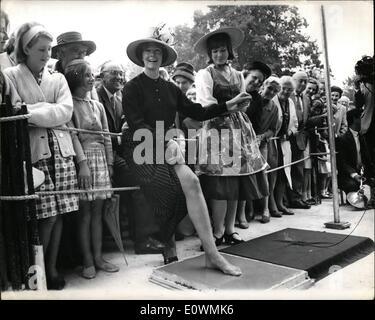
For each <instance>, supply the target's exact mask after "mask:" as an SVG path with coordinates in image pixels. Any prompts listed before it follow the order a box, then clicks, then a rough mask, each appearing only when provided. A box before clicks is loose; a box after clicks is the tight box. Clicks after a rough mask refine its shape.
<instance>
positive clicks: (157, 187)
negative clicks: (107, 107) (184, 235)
mask: <svg viewBox="0 0 375 320" xmlns="http://www.w3.org/2000/svg"><path fill="white" fill-rule="evenodd" d="M163 40H164V41H163ZM168 40H170V38H169V37H167V36H166V35H165V34H161V33H160V30H156V31H155V32H154V33H153V35H152V37H150V38H145V39H141V40H137V41H134V42H132V43H130V44H129V45H128V47H127V54H128V57H129V59H130V60H131V61H133V62H134V63H135V64H137V65H139V66H142V67H144V72H143V73H141V74H140V75H138V76H137V77H135V78H133V79H132V80H130V81H129V82H128V83H126V85H125V87H124V91H123V100H122V103H123V108H124V112H125V116H126V118H127V120H128V125H129V129H125V130H124V132H123V145H124V155H125V158H126V159H127V161H128V162H129V165H130V167H131V169H132V171H133V173H134V175H135V177H136V179H137V181H138V183H139V184H140V186H141V188H142V190H143V192H144V194H145V196H146V198H147V200H148V201H149V202H150V205H151V207H153V208H154V212H155V215H156V217H157V220H158V222H159V224H160V229H161V232H160V234H161V240H162V241H163V242H164V243H165V244H166V248H165V249H164V253H163V256H164V263H166V264H167V263H170V262H173V261H176V260H177V257H176V248H175V243H174V232H175V228H176V226H177V224H178V223H179V222H180V221H181V219H182V218H183V217H184V216H185V215H186V212H188V214H189V216H190V218H191V220H192V222H193V224H194V226H195V228H196V230H197V232H198V235H199V237H200V239H201V241H202V243H203V247H204V250H205V252H206V262H207V264H208V265H209V266H211V267H214V268H218V269H219V270H221V271H222V272H224V273H227V274H230V275H236V276H238V275H240V274H241V271H240V269H239V268H237V267H236V266H233V265H232V264H230V263H229V262H228V261H227V260H226V259H224V257H223V256H221V255H220V254H219V252H218V251H217V248H216V246H215V243H214V241H213V236H212V232H211V226H210V220H209V216H208V210H207V207H206V203H205V200H204V197H203V194H202V191H201V187H200V184H199V180H198V178H197V176H196V175H195V174H194V173H193V172H192V171H191V169H190V168H189V167H188V166H187V165H185V163H184V158H183V155H182V152H181V151H179V146H178V144H177V143H176V142H175V141H174V140H169V141H168V143H166V145H165V146H164V147H165V148H167V152H166V154H167V155H168V150H169V151H170V153H171V154H172V155H174V156H172V157H171V158H169V159H167V163H166V162H165V159H164V153H162V157H158V152H157V150H156V152H155V150H152V159H148V162H146V163H144V164H140V163H142V161H141V160H142V159H139V157H141V155H140V154H137V152H139V147H140V146H138V145H139V142H137V141H135V139H133V134H134V133H135V134H136V135H139V134H142V135H145V134H146V132H147V133H148V134H150V133H152V137H153V139H154V140H155V141H151V142H152V145H156V144H155V142H156V143H160V139H163V140H164V137H163V136H162V137H157V136H156V125H157V121H161V122H162V125H163V126H164V128H166V129H168V128H170V127H172V126H173V123H174V120H175V117H176V111H181V112H183V113H184V114H185V115H187V116H189V117H192V118H195V119H197V120H205V119H209V118H212V117H215V116H217V115H220V114H222V113H225V112H228V110H237V104H238V103H240V102H243V101H247V100H248V95H247V94H244V93H243V94H241V95H237V96H236V97H235V98H234V99H231V100H230V101H227V102H226V103H225V102H223V103H219V104H217V103H216V104H212V105H211V106H210V107H208V108H203V107H202V106H201V105H200V104H196V103H193V102H191V101H190V100H189V99H188V98H187V97H186V96H185V95H184V94H183V93H182V91H181V90H180V89H179V88H178V87H177V86H176V85H175V84H173V83H172V82H170V81H165V80H163V79H162V78H160V76H159V68H160V67H161V66H167V65H169V64H172V63H173V62H174V61H175V60H176V58H177V54H176V51H175V50H174V49H173V48H172V47H171V46H169V45H168V44H167V43H166V41H168ZM139 129H142V130H139ZM145 129H148V130H145ZM138 141H139V140H138ZM146 142H147V141H145V142H142V143H143V145H145V143H146ZM137 146H138V147H137ZM147 150H148V149H147V148H146V150H145V151H146V152H147ZM137 155H138V156H137ZM147 163H148V164H147Z"/></svg>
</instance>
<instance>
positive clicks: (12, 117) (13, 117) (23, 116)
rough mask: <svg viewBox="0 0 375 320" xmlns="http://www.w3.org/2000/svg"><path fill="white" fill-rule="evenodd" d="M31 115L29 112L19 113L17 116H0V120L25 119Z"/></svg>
mask: <svg viewBox="0 0 375 320" xmlns="http://www.w3.org/2000/svg"><path fill="white" fill-rule="evenodd" d="M30 117H31V114H20V115H19V116H10V117H1V118H0V122H8V121H17V120H25V119H28V118H30Z"/></svg>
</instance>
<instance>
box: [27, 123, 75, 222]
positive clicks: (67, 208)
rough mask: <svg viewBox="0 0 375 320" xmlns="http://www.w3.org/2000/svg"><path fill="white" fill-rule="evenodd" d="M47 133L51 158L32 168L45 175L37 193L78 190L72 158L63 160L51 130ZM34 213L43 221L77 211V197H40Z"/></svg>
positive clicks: (69, 195)
mask: <svg viewBox="0 0 375 320" xmlns="http://www.w3.org/2000/svg"><path fill="white" fill-rule="evenodd" d="M47 132H48V144H49V148H50V151H51V154H52V156H51V157H50V158H48V159H42V160H39V161H37V162H36V163H34V164H33V166H34V167H35V168H37V169H39V170H41V171H43V173H44V175H45V181H44V183H43V184H42V185H41V186H40V187H39V189H38V190H37V191H63V190H76V189H78V182H77V174H76V167H75V165H74V162H73V157H66V158H64V157H63V156H62V155H61V153H60V148H59V144H58V141H57V139H56V137H55V135H54V134H53V132H52V131H51V130H47ZM35 202H36V213H37V218H38V219H45V218H49V217H53V216H56V215H58V214H64V213H67V212H73V211H78V203H79V201H78V195H76V194H58V195H51V196H41V197H39V199H36V201H35Z"/></svg>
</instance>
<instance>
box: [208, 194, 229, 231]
mask: <svg viewBox="0 0 375 320" xmlns="http://www.w3.org/2000/svg"><path fill="white" fill-rule="evenodd" d="M210 202H211V212H212V222H213V227H214V236H215V237H216V238H221V237H222V236H223V234H224V230H225V216H226V214H227V200H211V201H210Z"/></svg>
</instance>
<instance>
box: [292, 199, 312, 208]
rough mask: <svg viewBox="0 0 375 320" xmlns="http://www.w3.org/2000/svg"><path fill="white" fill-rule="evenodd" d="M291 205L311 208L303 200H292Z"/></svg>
mask: <svg viewBox="0 0 375 320" xmlns="http://www.w3.org/2000/svg"><path fill="white" fill-rule="evenodd" d="M289 207H290V208H292V209H310V208H311V206H310V205H309V204H307V203H305V202H303V201H302V200H297V201H293V202H291V203H290V205H289Z"/></svg>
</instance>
